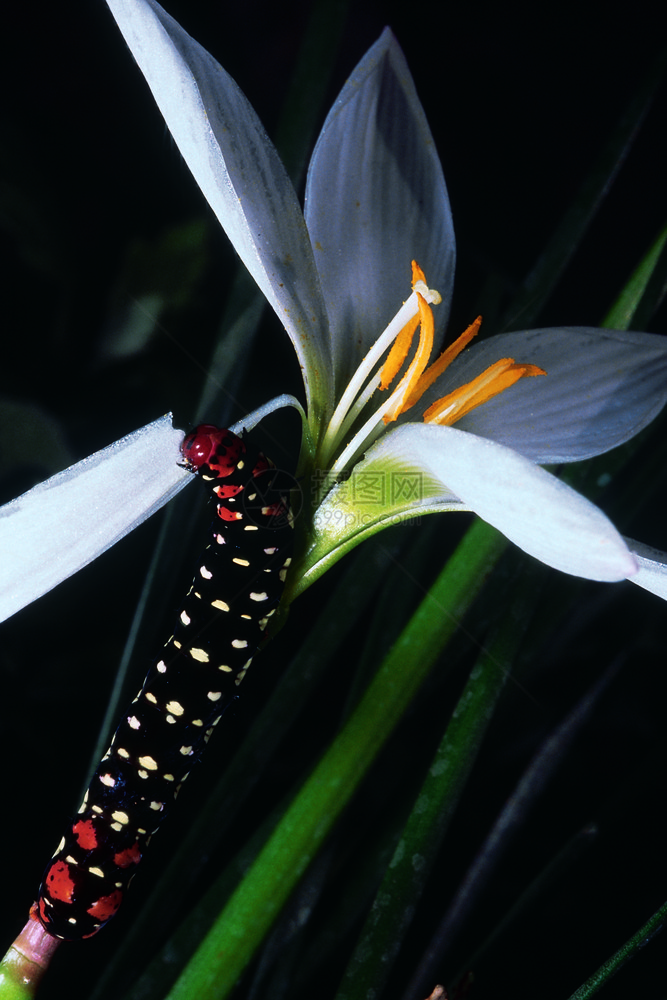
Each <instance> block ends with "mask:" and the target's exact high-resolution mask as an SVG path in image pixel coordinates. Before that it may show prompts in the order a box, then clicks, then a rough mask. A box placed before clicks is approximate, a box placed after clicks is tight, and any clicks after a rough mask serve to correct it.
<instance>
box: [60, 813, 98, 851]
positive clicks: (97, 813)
mask: <svg viewBox="0 0 667 1000" xmlns="http://www.w3.org/2000/svg"><path fill="white" fill-rule="evenodd" d="M93 812H94V813H96V814H97V815H98V816H101V815H102V810H101V809H100V807H99V806H93ZM58 850H60V848H58Z"/></svg>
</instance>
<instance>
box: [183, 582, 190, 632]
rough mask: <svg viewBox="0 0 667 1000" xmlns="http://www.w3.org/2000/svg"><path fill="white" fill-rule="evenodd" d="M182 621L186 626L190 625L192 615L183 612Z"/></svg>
mask: <svg viewBox="0 0 667 1000" xmlns="http://www.w3.org/2000/svg"><path fill="white" fill-rule="evenodd" d="M190 589H192V588H190ZM181 621H182V622H183V624H184V625H189V624H190V622H191V621H192V619H191V618H190V615H189V614H188V613H187V611H181Z"/></svg>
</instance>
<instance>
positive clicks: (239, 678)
mask: <svg viewBox="0 0 667 1000" xmlns="http://www.w3.org/2000/svg"><path fill="white" fill-rule="evenodd" d="M247 672H248V671H247V670H241V671H240V672H239V673H238V674H237V676H236V677H235V678H234V683H235V684H236V686H237V687H238V686H239V684H240V683H241V681H242V680H243V678H244V677H245V675H246V674H247Z"/></svg>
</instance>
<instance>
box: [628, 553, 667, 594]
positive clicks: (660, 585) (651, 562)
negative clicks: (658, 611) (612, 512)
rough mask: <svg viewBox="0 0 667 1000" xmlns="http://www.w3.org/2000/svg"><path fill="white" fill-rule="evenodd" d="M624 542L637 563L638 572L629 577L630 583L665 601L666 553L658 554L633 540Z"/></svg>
mask: <svg viewBox="0 0 667 1000" xmlns="http://www.w3.org/2000/svg"><path fill="white" fill-rule="evenodd" d="M625 540H626V542H627V543H628V546H629V548H630V551H631V552H633V553H634V556H635V558H636V560H637V562H638V563H639V572H637V573H635V575H634V576H631V577H630V581H631V583H636V584H637V586H638V587H643V588H644V590H650V591H651V593H652V594H657V596H658V597H662V599H663V601H667V552H660V551H659V550H658V549H654V548H651V546H650V545H643V544H642V542H636V541H635V540H634V539H633V538H626V539H625Z"/></svg>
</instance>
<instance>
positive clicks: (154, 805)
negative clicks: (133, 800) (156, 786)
mask: <svg viewBox="0 0 667 1000" xmlns="http://www.w3.org/2000/svg"><path fill="white" fill-rule="evenodd" d="M150 808H151V809H154V810H155V812H162V810H163V809H164V802H151V804H150Z"/></svg>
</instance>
